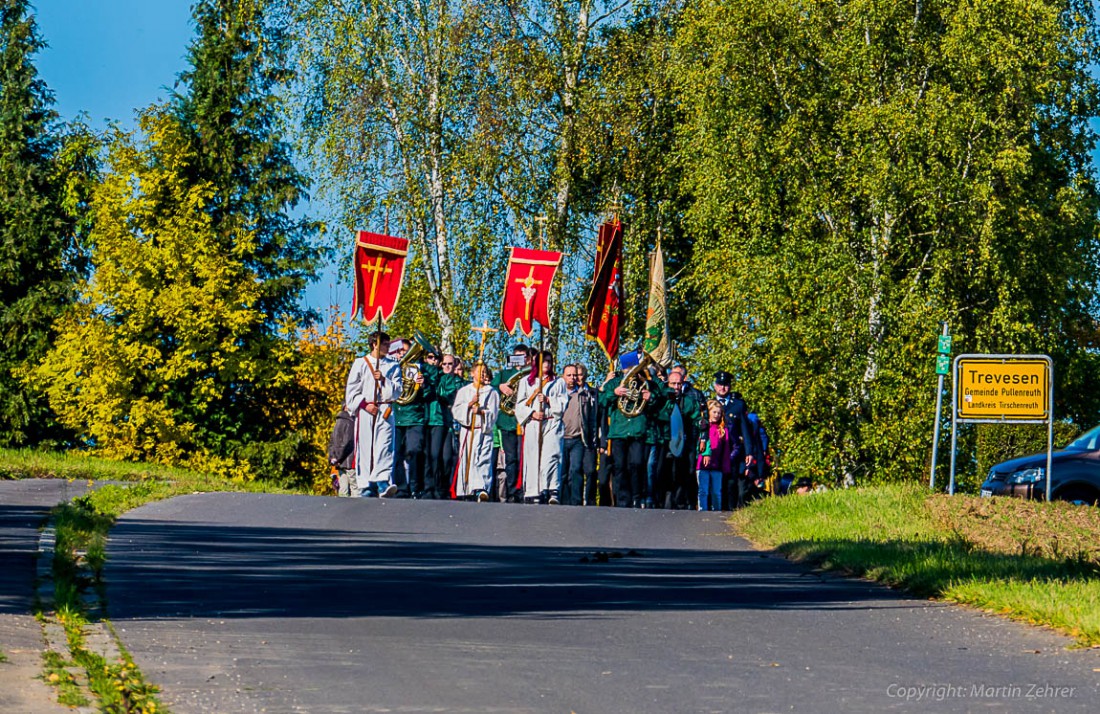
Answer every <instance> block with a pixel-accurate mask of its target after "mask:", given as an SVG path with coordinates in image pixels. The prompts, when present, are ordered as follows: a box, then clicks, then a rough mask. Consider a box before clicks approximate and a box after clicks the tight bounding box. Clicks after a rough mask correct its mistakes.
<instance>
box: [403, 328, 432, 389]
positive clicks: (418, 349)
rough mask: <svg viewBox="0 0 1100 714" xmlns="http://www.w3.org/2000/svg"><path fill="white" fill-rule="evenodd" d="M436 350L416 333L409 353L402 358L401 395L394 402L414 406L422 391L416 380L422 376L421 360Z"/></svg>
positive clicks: (420, 334) (422, 336)
mask: <svg viewBox="0 0 1100 714" xmlns="http://www.w3.org/2000/svg"><path fill="white" fill-rule="evenodd" d="M434 349H435V348H434V347H432V344H431V343H430V342H428V338H427V337H425V336H424V333H423V332H421V331H420V330H417V331H416V335H415V336H414V338H413V343H412V345H411V346H410V347H409V351H408V352H406V353H405V356H404V357H402V358H401V394H400V396H398V397H397V399H395V400H394V401H395V402H397V403H398V404H401V405H407V404H412V401H413V400H414V399H416V395H417V393H418V392H419V391H420V385H419V384H417V383H416V378H417V377H418V376H419V375H420V358H421V357H423V356H424V353H426V352H431V351H433V350H434Z"/></svg>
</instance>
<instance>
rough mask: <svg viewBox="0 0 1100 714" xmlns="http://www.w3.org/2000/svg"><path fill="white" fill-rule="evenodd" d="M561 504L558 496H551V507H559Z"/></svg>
mask: <svg viewBox="0 0 1100 714" xmlns="http://www.w3.org/2000/svg"><path fill="white" fill-rule="evenodd" d="M560 503H561V501H559V500H558V497H557V496H551V497H550V505H551V506H557V505H558V504H560Z"/></svg>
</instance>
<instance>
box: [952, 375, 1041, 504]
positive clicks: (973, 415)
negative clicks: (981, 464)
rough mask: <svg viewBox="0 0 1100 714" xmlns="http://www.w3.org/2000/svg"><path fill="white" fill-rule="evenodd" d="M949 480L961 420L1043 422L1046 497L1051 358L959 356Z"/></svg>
mask: <svg viewBox="0 0 1100 714" xmlns="http://www.w3.org/2000/svg"><path fill="white" fill-rule="evenodd" d="M952 394H953V405H952V409H951V483H950V485H949V486H948V493H951V494H954V493H955V446H956V439H957V431H958V425H959V424H960V423H962V424H1046V425H1047V468H1046V497H1047V501H1049V500H1050V476H1051V474H1050V470H1051V464H1052V459H1051V454H1052V453H1053V451H1054V363H1053V362H1052V361H1051V359H1050V357H1048V356H1046V355H977V354H968V355H959V356H958V357H956V358H955V369H954V375H953V377H952Z"/></svg>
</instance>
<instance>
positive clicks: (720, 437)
mask: <svg viewBox="0 0 1100 714" xmlns="http://www.w3.org/2000/svg"><path fill="white" fill-rule="evenodd" d="M707 419H708V421H709V422H710V423H709V424H708V425H707V428H706V429H705V430H703V433H701V434H700V435H699V458H698V460H697V461H696V462H695V469H696V471H697V472H698V474H699V510H700V511H708V510H710V511H717V510H720V509H721V507H722V477H723V476H724V475H727V474H729V472H730V468H731V467H730V456H731V451H732V450H731V448H730V433H729V430H728V429H726V419H725V410H723V409H722V405H721V404H719V403H718V401H717V400H715V399H711V400H710V401H708V402H707Z"/></svg>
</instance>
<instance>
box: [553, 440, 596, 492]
mask: <svg viewBox="0 0 1100 714" xmlns="http://www.w3.org/2000/svg"><path fill="white" fill-rule="evenodd" d="M561 458H562V463H561V474H562V476H561V493H559V494H558V497H559V498H560V499H561V504H562V505H563V506H583V505H584V497H585V494H586V492H588V491H591V492H592V503H595V500H596V478H595V476H596V450H595V449H590V448H588V447H586V446H585V445H584V442H583V441H582V440H581V438H580V437H579V436H576V437H569V438H566V439H562V451H561ZM586 484H587V487H586ZM588 487H590V488H588Z"/></svg>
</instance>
